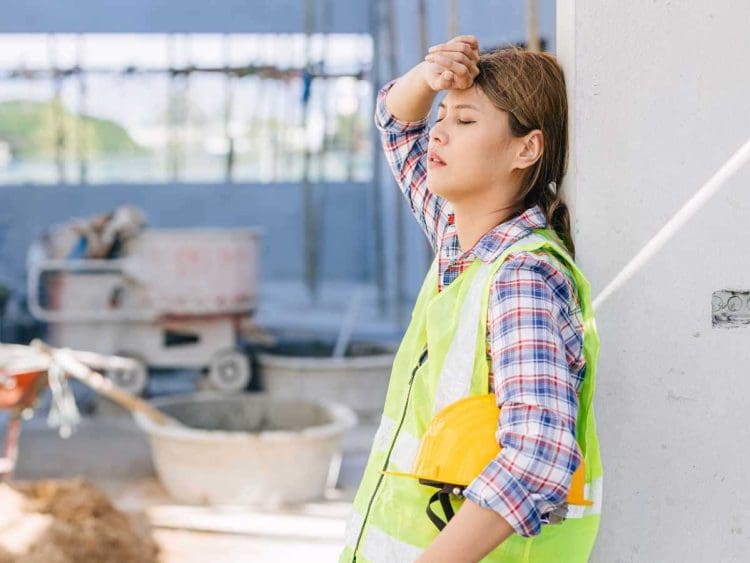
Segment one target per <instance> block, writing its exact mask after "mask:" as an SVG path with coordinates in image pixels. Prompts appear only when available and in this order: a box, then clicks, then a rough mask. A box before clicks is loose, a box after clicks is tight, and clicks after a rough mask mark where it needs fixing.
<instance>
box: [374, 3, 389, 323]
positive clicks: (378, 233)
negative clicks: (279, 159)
mask: <svg viewBox="0 0 750 563" xmlns="http://www.w3.org/2000/svg"><path fill="white" fill-rule="evenodd" d="M370 18H371V20H370V25H371V35H372V43H373V44H372V71H371V76H370V79H371V82H372V86H373V94H377V92H378V89H379V88H380V86H381V82H382V72H381V71H382V67H381V64H380V51H381V45H382V38H381V32H382V28H383V0H373V1H372V3H371V5H370ZM382 162H383V153H382V150H381V148H380V131H378V129H377V128H376V127H372V222H373V234H374V237H373V238H374V239H375V240H374V243H375V253H374V254H375V283H376V284H377V288H378V310H379V311H380V314H381V315H383V314H385V313H386V305H387V301H386V287H385V242H384V236H383V213H382V205H383V200H382V196H381V191H380V190H381V189H382V182H381V181H380V180H381V175H380V171H381V167H382Z"/></svg>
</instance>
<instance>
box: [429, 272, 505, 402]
mask: <svg viewBox="0 0 750 563" xmlns="http://www.w3.org/2000/svg"><path fill="white" fill-rule="evenodd" d="M491 266H492V264H485V263H482V264H481V265H480V266H479V272H477V275H476V276H474V280H473V281H472V284H471V288H470V289H469V292H468V294H467V295H466V300H465V301H464V304H463V306H462V307H461V316H460V318H459V320H458V327H457V328H456V334H455V335H454V337H453V341H452V342H451V345H450V347H449V348H448V353H447V354H446V356H445V362H443V369H442V370H441V372H440V379H439V380H438V387H437V391H436V393H435V401H434V403H433V407H432V415H433V416H435V415H436V414H437V413H439V412H440V411H441V410H443V409H444V408H445V407H447V406H448V405H450V404H451V403H455V402H456V401H458V400H459V399H463V398H464V397H468V396H469V390H470V388H471V376H472V374H473V372H474V349H475V348H476V345H477V332H478V330H479V319H480V318H481V316H482V309H481V308H482V290H483V289H484V286H485V283H486V281H487V276H488V275H489V273H490V270H491ZM482 337H484V334H482Z"/></svg>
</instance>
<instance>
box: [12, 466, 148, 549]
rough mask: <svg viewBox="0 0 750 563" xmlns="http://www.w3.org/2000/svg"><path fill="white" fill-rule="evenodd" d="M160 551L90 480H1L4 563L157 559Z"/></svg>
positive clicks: (141, 525) (143, 527)
mask: <svg viewBox="0 0 750 563" xmlns="http://www.w3.org/2000/svg"><path fill="white" fill-rule="evenodd" d="M158 551H159V550H158V547H157V545H156V543H155V542H154V540H153V539H152V538H151V535H150V533H149V530H148V526H147V524H146V523H145V522H141V521H137V520H135V519H134V518H132V517H130V516H128V515H127V514H125V513H123V512H120V511H119V510H117V509H116V508H115V507H114V506H113V505H112V503H111V502H110V501H109V499H108V498H107V496H106V495H105V494H104V493H103V492H102V491H101V490H100V489H99V488H98V487H96V486H95V485H94V484H92V483H90V482H88V481H86V480H83V479H70V480H49V481H38V482H31V483H13V484H12V485H9V484H0V563H6V562H8V563H10V562H13V563H86V562H90V563H93V562H97V563H110V562H111V563H131V562H132V563H135V562H138V563H152V562H153V563H156V562H157V561H158Z"/></svg>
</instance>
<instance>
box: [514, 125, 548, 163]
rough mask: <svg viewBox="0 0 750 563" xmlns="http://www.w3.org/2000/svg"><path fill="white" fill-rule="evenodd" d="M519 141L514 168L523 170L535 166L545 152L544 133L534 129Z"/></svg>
mask: <svg viewBox="0 0 750 563" xmlns="http://www.w3.org/2000/svg"><path fill="white" fill-rule="evenodd" d="M519 141H520V145H519V149H518V153H517V154H516V158H515V160H514V163H513V164H514V168H520V169H522V170H523V169H525V168H528V167H529V166H531V165H533V164H534V163H535V162H536V161H537V160H539V158H540V157H541V156H542V152H543V151H544V141H543V137H542V131H541V130H540V129H534V130H533V131H530V132H529V133H527V134H526V135H524V136H523V137H522V138H521V139H519Z"/></svg>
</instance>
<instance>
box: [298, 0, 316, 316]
mask: <svg viewBox="0 0 750 563" xmlns="http://www.w3.org/2000/svg"><path fill="white" fill-rule="evenodd" d="M315 7H316V6H315V1H314V0H306V2H305V56H306V57H307V60H306V65H305V66H306V69H307V71H308V72H311V70H312V69H311V63H310V43H311V41H310V39H311V35H312V33H313V29H314V27H315V12H316V10H315ZM308 80H309V79H308ZM310 88H312V84H310ZM303 104H304V105H303V125H304V127H305V131H307V122H308V117H309V115H310V100H309V98H308V99H307V100H304V101H303ZM304 146H305V152H304V155H305V158H304V166H303V171H302V201H303V207H304V231H305V282H306V284H307V289H308V291H309V294H310V299H311V301H312V302H313V303H315V302H317V300H318V272H317V258H318V257H317V241H316V228H315V227H316V225H315V216H314V198H313V195H314V194H313V185H312V184H311V182H310V146H309V143H308V142H307V136H305V145H304Z"/></svg>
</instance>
